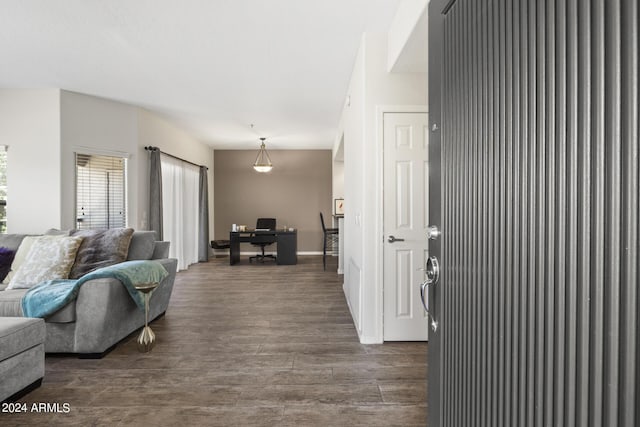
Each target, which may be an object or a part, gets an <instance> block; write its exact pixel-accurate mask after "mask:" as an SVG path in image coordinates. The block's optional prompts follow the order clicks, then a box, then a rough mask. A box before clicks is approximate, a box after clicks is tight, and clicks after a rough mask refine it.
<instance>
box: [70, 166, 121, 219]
mask: <svg viewBox="0 0 640 427" xmlns="http://www.w3.org/2000/svg"><path fill="white" fill-rule="evenodd" d="M126 166H127V159H126V158H123V157H115V156H103V155H95V154H81V153H76V227H77V228H78V229H86V228H118V227H125V226H126V223H127V215H126V200H127V198H126V181H127V179H126V170H127V167H126Z"/></svg>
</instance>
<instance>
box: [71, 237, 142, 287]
mask: <svg viewBox="0 0 640 427" xmlns="http://www.w3.org/2000/svg"><path fill="white" fill-rule="evenodd" d="M132 235H133V229H132V228H112V229H108V230H75V231H73V232H72V236H81V237H83V238H84V240H83V241H82V244H81V245H80V249H79V250H78V254H77V255H76V262H75V264H74V265H73V267H72V268H71V273H70V274H69V278H70V279H79V278H80V277H82V276H84V275H85V274H87V273H88V272H90V271H93V270H96V269H98V268H102V267H106V266H108V265H113V264H118V263H120V262H123V261H126V259H127V254H128V252H129V244H130V243H131V236H132Z"/></svg>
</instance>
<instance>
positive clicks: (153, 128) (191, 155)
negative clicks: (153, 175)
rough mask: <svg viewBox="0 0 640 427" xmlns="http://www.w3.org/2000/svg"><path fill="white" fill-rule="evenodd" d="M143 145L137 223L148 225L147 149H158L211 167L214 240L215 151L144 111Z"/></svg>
mask: <svg viewBox="0 0 640 427" xmlns="http://www.w3.org/2000/svg"><path fill="white" fill-rule="evenodd" d="M138 125H139V128H138V132H139V135H138V136H139V142H138V148H137V157H138V172H137V173H138V192H137V194H138V197H139V205H140V209H139V210H138V218H137V223H138V224H139V227H141V228H145V229H146V228H147V225H148V219H149V217H148V212H147V211H148V206H149V160H148V153H147V151H146V150H145V149H144V147H145V146H149V145H151V146H154V147H158V148H159V149H160V151H163V152H165V153H168V154H172V155H174V156H177V157H180V158H181V159H184V160H188V161H190V162H192V163H195V164H197V165H202V166H207V167H208V168H209V171H208V173H207V178H208V181H209V182H208V186H209V235H210V236H211V240H213V230H214V221H213V219H214V218H213V148H211V147H210V146H208V145H205V144H203V143H201V142H200V141H198V140H197V139H195V138H193V137H191V136H189V135H188V134H187V133H186V132H184V131H183V130H182V129H180V128H178V127H176V126H174V125H173V124H172V123H170V122H169V121H168V120H166V119H164V118H162V117H160V116H158V115H156V114H154V113H152V112H150V111H147V110H144V109H139V110H138Z"/></svg>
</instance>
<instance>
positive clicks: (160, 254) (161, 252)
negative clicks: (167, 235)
mask: <svg viewBox="0 0 640 427" xmlns="http://www.w3.org/2000/svg"><path fill="white" fill-rule="evenodd" d="M170 245H171V242H167V241H158V242H155V243H154V247H153V255H152V256H151V259H165V258H169V248H170Z"/></svg>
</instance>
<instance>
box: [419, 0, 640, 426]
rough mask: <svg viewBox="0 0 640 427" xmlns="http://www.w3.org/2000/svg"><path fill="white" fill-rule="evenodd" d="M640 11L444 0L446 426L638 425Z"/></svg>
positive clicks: (441, 338) (432, 87)
mask: <svg viewBox="0 0 640 427" xmlns="http://www.w3.org/2000/svg"><path fill="white" fill-rule="evenodd" d="M639 13H640V12H639V11H638V1H637V0H606V1H605V0H599V1H596V0H584V1H578V0H546V1H544V0H531V1H527V0H521V1H518V0H513V1H511V0H495V1H491V0H457V1H447V0H432V1H431V3H430V6H429V25H430V40H429V50H430V60H429V61H430V76H429V80H430V83H429V97H430V106H429V111H430V119H431V120H430V121H431V126H433V125H434V124H435V125H436V126H437V127H436V128H432V132H431V138H430V147H431V148H430V152H429V158H430V161H431V168H432V172H433V174H434V175H435V176H434V175H432V176H431V177H430V178H431V185H432V186H431V187H430V190H429V192H430V194H431V195H432V200H431V203H430V206H431V211H430V214H429V215H430V218H431V219H432V222H433V223H435V224H436V225H437V226H438V227H439V228H440V229H441V230H442V236H441V237H440V238H439V239H437V240H432V241H430V244H429V252H430V254H435V255H436V256H437V257H438V258H439V260H440V264H441V277H440V281H439V283H438V284H437V285H435V286H433V287H432V289H431V303H432V304H431V305H432V309H433V312H434V314H435V317H436V320H438V322H439V327H438V330H437V332H436V333H432V334H431V336H430V342H429V373H428V383H429V384H428V387H429V389H428V412H429V424H430V425H431V426H435V425H442V426H466V425H479V426H637V425H640V404H639V402H640V367H639V363H640V362H639V359H638V356H639V354H640V340H639V338H638V334H639V332H640V329H639V327H638V326H639V316H638V308H639V305H640V302H639V294H638V287H639V276H638V264H639V252H638V239H639V232H638V228H639V227H638V221H639V218H638V207H639V202H638V200H639V197H638V192H639V178H638V146H639V145H640V142H639V127H638V124H639V121H640V118H639V103H640V98H639V89H638V86H639V83H638V79H639V71H638V52H639V49H640V48H639V37H638V29H639V24H638V23H639V22H640V15H639ZM435 163H438V165H436V164H435ZM436 198H437V200H439V203H437V200H435V199H436Z"/></svg>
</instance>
